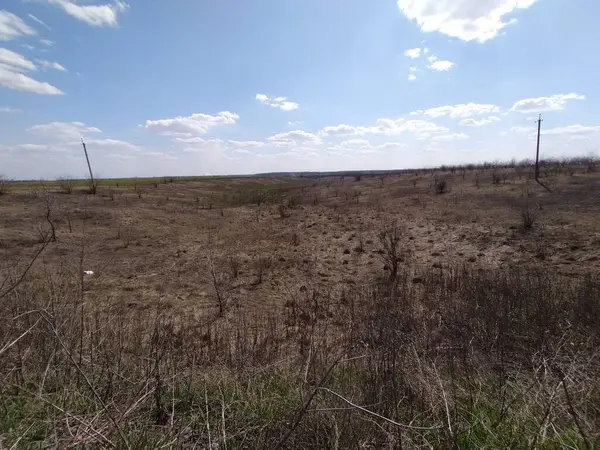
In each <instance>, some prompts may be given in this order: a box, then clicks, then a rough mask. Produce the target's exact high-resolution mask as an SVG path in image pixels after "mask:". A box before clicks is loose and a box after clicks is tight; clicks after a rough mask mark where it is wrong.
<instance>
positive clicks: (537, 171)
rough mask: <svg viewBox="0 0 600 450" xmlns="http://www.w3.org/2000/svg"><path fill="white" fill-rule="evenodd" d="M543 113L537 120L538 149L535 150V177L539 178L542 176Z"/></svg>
mask: <svg viewBox="0 0 600 450" xmlns="http://www.w3.org/2000/svg"><path fill="white" fill-rule="evenodd" d="M542 122H543V119H542V115H541V114H540V116H539V118H538V120H537V126H538V129H537V150H536V152H535V179H536V180H537V179H538V178H539V176H540V132H541V130H542Z"/></svg>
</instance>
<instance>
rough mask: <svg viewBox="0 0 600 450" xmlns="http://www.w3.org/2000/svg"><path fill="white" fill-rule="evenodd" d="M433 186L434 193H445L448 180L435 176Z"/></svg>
mask: <svg viewBox="0 0 600 450" xmlns="http://www.w3.org/2000/svg"><path fill="white" fill-rule="evenodd" d="M434 187H435V193H436V194H438V195H440V194H445V193H446V192H448V181H447V180H446V179H445V178H437V179H436V180H435V181H434Z"/></svg>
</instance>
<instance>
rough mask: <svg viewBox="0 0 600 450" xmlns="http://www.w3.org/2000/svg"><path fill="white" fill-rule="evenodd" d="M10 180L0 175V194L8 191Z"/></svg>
mask: <svg viewBox="0 0 600 450" xmlns="http://www.w3.org/2000/svg"><path fill="white" fill-rule="evenodd" d="M10 188H11V185H10V182H9V181H8V180H7V179H6V178H4V177H3V176H2V175H0V195H6V194H8V193H9V192H10Z"/></svg>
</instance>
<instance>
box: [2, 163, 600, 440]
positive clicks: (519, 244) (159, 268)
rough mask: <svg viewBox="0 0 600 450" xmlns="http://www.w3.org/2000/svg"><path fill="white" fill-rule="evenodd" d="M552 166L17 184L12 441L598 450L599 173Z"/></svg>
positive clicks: (6, 288) (11, 200)
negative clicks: (532, 174)
mask: <svg viewBox="0 0 600 450" xmlns="http://www.w3.org/2000/svg"><path fill="white" fill-rule="evenodd" d="M543 167H544V170H545V172H547V173H548V176H547V178H545V179H544V182H545V183H548V184H551V186H552V193H548V192H546V191H544V190H543V189H542V188H541V187H539V186H537V185H536V184H535V183H534V182H533V181H532V180H530V179H528V178H527V177H524V176H522V170H521V171H518V170H514V169H510V168H506V167H502V168H499V167H494V168H492V167H489V168H488V167H480V168H475V167H473V168H468V167H465V168H462V169H456V168H445V170H444V171H441V170H440V169H438V170H436V171H435V173H433V172H432V171H430V172H423V171H421V172H419V174H418V176H417V175H415V174H402V175H398V174H394V175H386V177H385V180H384V181H383V182H382V178H381V177H371V176H370V175H362V176H353V177H345V178H344V179H340V178H339V177H331V178H326V179H293V178H290V179H286V178H281V179H277V178H265V179H228V180H213V179H207V180H196V181H189V182H185V183H182V182H177V180H174V182H170V181H169V180H168V179H167V180H166V182H161V180H157V181H152V182H148V183H147V184H142V183H140V182H139V181H137V182H136V183H126V182H119V186H118V187H117V186H116V185H111V186H110V187H108V186H105V185H104V186H103V185H102V184H100V185H99V188H98V192H97V195H95V196H88V195H85V194H84V193H83V189H81V187H79V188H78V185H75V188H74V191H73V194H74V195H58V194H59V190H60V186H54V185H47V186H31V185H21V186H19V184H18V183H14V184H15V186H16V187H14V188H13V189H12V191H11V192H10V193H8V194H7V195H3V196H2V197H0V207H1V208H2V211H3V215H2V216H0V314H1V315H2V318H3V319H2V321H3V323H2V326H0V376H2V380H3V384H2V387H1V388H0V446H6V447H8V448H10V447H11V446H13V445H14V446H15V448H40V447H55V448H66V447H70V446H79V447H86V448H87V447H91V448H101V447H104V448H108V447H116V448H140V449H141V448H227V449H236V448H240V449H241V448H298V449H301V448H302V449H304V448H315V449H317V448H319V449H321V448H332V449H333V448H465V449H466V448H483V447H487V448H593V447H594V446H595V445H598V444H599V442H600V441H599V439H600V407H599V406H598V405H600V390H599V389H598V386H600V371H599V369H598V367H600V364H599V363H600V358H599V354H598V351H597V349H598V348H599V345H600V333H599V331H598V326H597V324H598V323H599V322H600V280H599V279H598V274H599V270H598V269H599V268H600V266H599V264H600V258H599V256H600V221H598V217H599V215H598V212H599V211H598V209H599V208H600V206H599V205H598V203H597V201H596V199H597V195H596V194H597V191H598V188H599V186H600V176H599V175H598V174H597V173H596V172H593V171H592V172H590V171H589V164H588V163H587V162H585V164H584V163H581V164H579V165H574V164H570V165H561V163H560V162H556V163H553V164H546V165H545V166H543ZM492 171H496V172H498V173H502V174H506V178H504V175H503V182H502V183H500V184H497V185H494V184H492V183H481V185H480V186H479V187H476V186H474V180H476V179H479V178H480V177H481V179H484V177H488V178H491V174H492ZM542 173H544V171H542ZM571 173H572V174H573V175H571ZM436 178H437V179H438V180H439V179H447V180H448V182H449V183H451V185H452V191H451V192H450V193H448V194H447V195H436V194H435V189H432V187H433V186H434V180H435V179H436ZM417 180H418V182H417V183H415V181H417ZM109 189H110V190H109ZM139 190H142V191H143V195H142V196H139V195H138V192H139ZM416 197H417V201H415V198H416ZM167 198H168V200H167ZM315 199H317V201H315ZM522 204H529V205H536V204H539V205H540V207H541V208H542V209H543V212H544V214H543V215H542V216H540V217H539V220H537V222H535V226H533V227H532V228H531V229H530V230H529V231H528V232H527V233H524V232H523V231H522V226H520V225H522V223H521V222H520V221H521V220H522V217H521V216H519V215H518V214H515V210H516V211H519V209H518V205H522ZM278 205H287V206H286V207H285V217H283V216H282V214H281V213H280V207H279V206H278ZM515 207H517V209H515ZM282 219H284V220H282ZM386 224H394V226H392V227H390V226H386ZM38 226H39V227H44V228H41V229H44V230H47V231H46V234H45V235H44V240H43V243H40V236H39V235H38V231H37V230H38V229H40V228H39V227H38ZM51 229H54V232H55V237H56V241H53V240H52V238H51ZM394 230H396V232H394ZM125 242H126V245H125ZM357 248H360V251H358V250H356V249H357ZM541 254H543V255H544V257H543V258H541V257H540V255H541ZM381 258H384V259H385V261H381ZM390 258H392V259H390ZM388 260H389V261H388ZM392 260H393V263H395V264H396V266H395V268H394V266H393V265H391V264H392ZM384 265H387V266H388V269H391V270H388V271H385V270H384V267H383V266H384ZM490 269H491V270H490ZM85 270H92V271H93V272H94V274H93V275H90V276H88V275H84V271H85ZM394 272H395V273H394Z"/></svg>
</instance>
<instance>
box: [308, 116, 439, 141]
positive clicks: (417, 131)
mask: <svg viewBox="0 0 600 450" xmlns="http://www.w3.org/2000/svg"><path fill="white" fill-rule="evenodd" d="M448 131H450V130H449V129H448V128H446V127H443V126H440V125H437V124H435V123H433V122H429V121H426V120H405V119H403V118H400V119H389V118H382V119H378V120H377V122H376V123H375V125H373V126H370V127H364V126H354V125H346V124H340V125H333V126H327V127H324V128H322V129H321V130H320V131H319V135H320V136H362V135H366V134H374V135H385V136H398V135H401V134H404V133H408V134H413V135H414V136H416V137H418V138H424V137H427V136H431V135H434V134H436V133H447V132H448Z"/></svg>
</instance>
